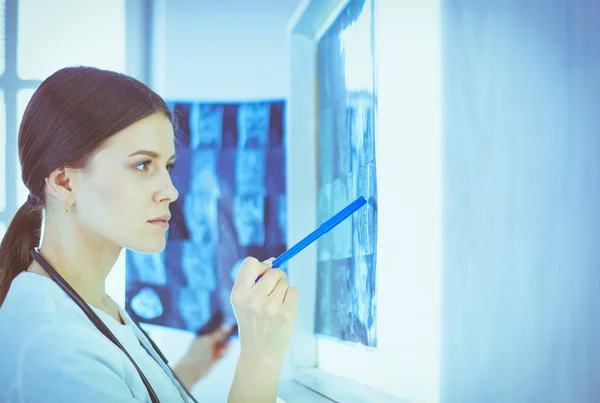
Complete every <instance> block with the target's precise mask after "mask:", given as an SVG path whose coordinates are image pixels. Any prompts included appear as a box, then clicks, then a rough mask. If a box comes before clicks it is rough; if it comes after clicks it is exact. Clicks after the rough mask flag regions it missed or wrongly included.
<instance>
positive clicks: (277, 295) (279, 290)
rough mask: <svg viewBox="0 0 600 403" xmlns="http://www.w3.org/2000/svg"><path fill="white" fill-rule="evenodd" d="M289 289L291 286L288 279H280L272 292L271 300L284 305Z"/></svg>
mask: <svg viewBox="0 0 600 403" xmlns="http://www.w3.org/2000/svg"><path fill="white" fill-rule="evenodd" d="M288 287H289V284H288V279H287V277H285V276H284V277H281V278H280V279H279V281H278V282H277V284H276V285H275V288H274V289H273V291H272V292H271V295H270V296H269V299H270V300H272V301H273V302H276V303H279V304H283V300H284V299H285V294H286V293H287V291H288Z"/></svg>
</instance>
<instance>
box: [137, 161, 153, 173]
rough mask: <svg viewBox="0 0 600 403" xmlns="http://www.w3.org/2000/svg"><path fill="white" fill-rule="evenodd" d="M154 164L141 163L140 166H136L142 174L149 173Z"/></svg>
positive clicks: (149, 162) (148, 162)
mask: <svg viewBox="0 0 600 403" xmlns="http://www.w3.org/2000/svg"><path fill="white" fill-rule="evenodd" d="M151 163H152V161H144V162H140V163H139V164H136V165H134V167H135V169H137V170H138V171H140V172H148V169H149V168H150V164H151Z"/></svg>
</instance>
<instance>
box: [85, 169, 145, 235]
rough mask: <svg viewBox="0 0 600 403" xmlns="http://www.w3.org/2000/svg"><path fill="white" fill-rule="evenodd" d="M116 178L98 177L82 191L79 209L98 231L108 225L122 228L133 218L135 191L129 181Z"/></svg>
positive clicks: (88, 182) (110, 176)
mask: <svg viewBox="0 0 600 403" xmlns="http://www.w3.org/2000/svg"><path fill="white" fill-rule="evenodd" d="M114 178H115V177H113V176H112V175H103V176H100V175H97V176H96V177H94V178H89V180H88V181H87V182H86V184H85V186H84V188H82V189H81V190H82V192H81V193H82V197H81V198H82V201H81V203H80V206H79V207H80V211H81V213H82V215H84V217H82V218H84V219H86V220H87V221H88V222H89V223H90V224H92V223H93V225H94V227H97V229H98V230H100V229H101V228H102V227H105V226H107V225H110V227H111V228H120V227H121V226H122V225H123V224H126V223H127V220H126V218H129V219H131V218H133V216H132V213H133V211H131V210H132V208H131V206H132V204H134V203H132V202H133V201H134V200H135V194H136V192H135V189H132V186H131V185H130V184H128V183H127V181H125V180H123V179H121V180H115V179H114ZM116 178H118V176H116ZM134 210H135V209H134ZM98 227H99V228H98ZM101 232H103V231H101Z"/></svg>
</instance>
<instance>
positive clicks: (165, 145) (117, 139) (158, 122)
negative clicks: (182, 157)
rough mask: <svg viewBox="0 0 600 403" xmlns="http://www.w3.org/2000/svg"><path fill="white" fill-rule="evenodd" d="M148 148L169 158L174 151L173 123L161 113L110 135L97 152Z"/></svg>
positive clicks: (127, 151)
mask: <svg viewBox="0 0 600 403" xmlns="http://www.w3.org/2000/svg"><path fill="white" fill-rule="evenodd" d="M141 149H143V150H149V151H154V152H156V153H158V154H161V155H162V156H163V157H164V158H169V157H171V155H173V154H174V153H175V143H174V133H173V125H172V124H171V121H170V120H169V119H168V118H167V117H166V116H165V115H164V114H162V113H154V114H152V115H150V116H148V117H145V118H143V119H141V120H139V121H137V122H135V123H134V124H132V125H131V126H129V127H126V128H125V129H123V130H121V131H119V132H117V133H115V134H114V135H112V136H110V137H109V138H108V139H107V140H106V141H105V142H104V144H103V145H102V146H101V147H100V149H99V150H98V153H118V154H125V155H129V154H131V153H133V152H136V151H138V150H141Z"/></svg>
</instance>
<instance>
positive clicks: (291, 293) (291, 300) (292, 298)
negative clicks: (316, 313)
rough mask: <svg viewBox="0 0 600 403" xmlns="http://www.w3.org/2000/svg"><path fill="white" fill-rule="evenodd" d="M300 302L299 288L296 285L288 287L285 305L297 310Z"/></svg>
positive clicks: (287, 307) (291, 309)
mask: <svg viewBox="0 0 600 403" xmlns="http://www.w3.org/2000/svg"><path fill="white" fill-rule="evenodd" d="M297 304H298V289H297V288H296V287H288V289H287V292H286V294H285V297H284V300H283V305H284V306H285V307H286V309H289V310H290V311H296V305H297Z"/></svg>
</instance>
